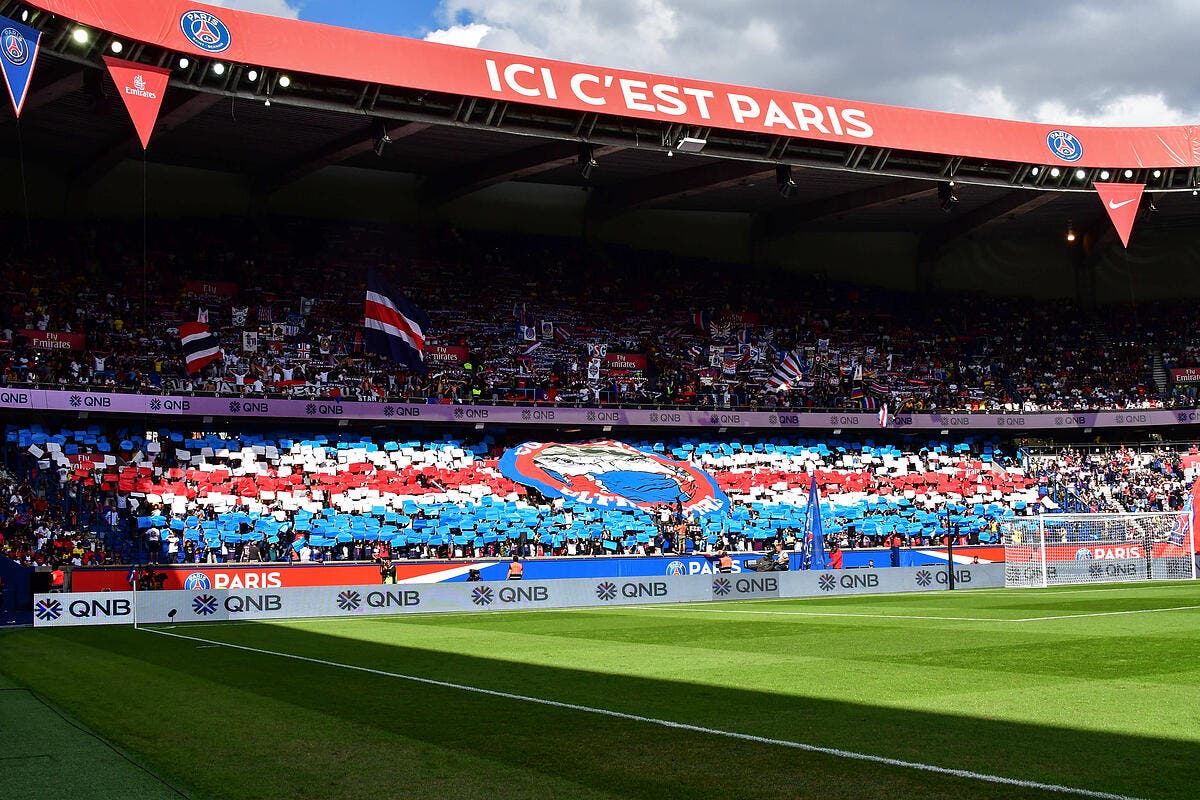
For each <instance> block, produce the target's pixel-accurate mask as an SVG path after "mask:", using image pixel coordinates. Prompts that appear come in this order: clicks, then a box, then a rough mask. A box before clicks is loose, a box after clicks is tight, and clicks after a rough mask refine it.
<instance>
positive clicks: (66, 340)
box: [17, 330, 84, 350]
mask: <svg viewBox="0 0 1200 800" xmlns="http://www.w3.org/2000/svg"><path fill="white" fill-rule="evenodd" d="M17 333H18V334H19V335H21V336H24V337H25V338H26V339H28V340H29V346H30V347H36V348H38V349H39V350H82V349H84V343H83V334H82V333H59V332H57V331H31V330H25V331H18V332H17Z"/></svg>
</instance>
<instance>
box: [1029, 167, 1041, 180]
mask: <svg viewBox="0 0 1200 800" xmlns="http://www.w3.org/2000/svg"><path fill="white" fill-rule="evenodd" d="M1041 171H1042V170H1041V167H1034V168H1033V169H1031V170H1029V174H1030V175H1032V176H1033V177H1035V178H1036V177H1037V174H1038V173H1039V172H1041Z"/></svg>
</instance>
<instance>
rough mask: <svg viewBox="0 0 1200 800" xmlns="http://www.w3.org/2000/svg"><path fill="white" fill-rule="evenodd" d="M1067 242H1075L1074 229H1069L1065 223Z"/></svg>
mask: <svg viewBox="0 0 1200 800" xmlns="http://www.w3.org/2000/svg"><path fill="white" fill-rule="evenodd" d="M1067 241H1068V242H1073V241H1075V229H1074V228H1073V227H1071V224H1070V223H1067Z"/></svg>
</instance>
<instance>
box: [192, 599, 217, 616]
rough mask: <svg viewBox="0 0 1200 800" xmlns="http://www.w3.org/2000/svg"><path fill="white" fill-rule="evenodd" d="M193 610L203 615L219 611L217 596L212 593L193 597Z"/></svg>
mask: <svg viewBox="0 0 1200 800" xmlns="http://www.w3.org/2000/svg"><path fill="white" fill-rule="evenodd" d="M192 611H194V612H195V613H197V614H199V615H200V616H202V617H207V616H209V615H211V614H215V613H217V598H215V597H213V596H212V595H211V594H201V595H197V596H196V597H194V598H193V599H192Z"/></svg>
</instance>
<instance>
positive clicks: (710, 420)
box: [0, 389, 1200, 431]
mask: <svg viewBox="0 0 1200 800" xmlns="http://www.w3.org/2000/svg"><path fill="white" fill-rule="evenodd" d="M0 409H11V410H18V409H26V410H29V411H65V412H72V411H74V412H84V411H86V412H98V413H103V414H144V415H156V416H157V415H161V416H164V417H179V416H188V417H219V418H223V419H230V418H233V419H236V418H240V417H245V418H255V419H287V420H297V419H300V420H303V419H311V420H323V421H328V420H340V419H346V420H373V421H377V422H408V421H411V422H469V423H479V422H483V423H494V424H505V425H520V424H522V423H526V424H528V423H533V424H539V423H540V424H553V425H611V426H613V427H614V428H628V427H654V428H736V429H745V428H777V429H817V430H820V429H824V430H836V429H846V430H869V431H878V430H880V428H879V417H878V415H877V414H874V413H871V412H864V413H858V412H852V411H847V412H788V411H720V410H716V411H684V410H672V409H662V410H649V409H616V408H564V407H562V406H538V407H535V408H529V407H514V406H485V405H415V404H406V403H366V402H350V401H347V402H336V401H333V400H276V399H252V398H242V397H176V396H171V395H137V394H111V393H103V392H70V391H59V390H54V389H0ZM1162 425H1200V410H1195V409H1193V410H1183V409H1176V410H1165V409H1155V410H1146V411H1089V412H1061V411H1056V412H1043V413H1038V414H894V415H892V416H891V417H890V419H889V424H888V429H889V430H905V429H914V430H970V431H984V430H991V431H1017V430H1063V429H1068V428H1128V427H1151V426H1162Z"/></svg>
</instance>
